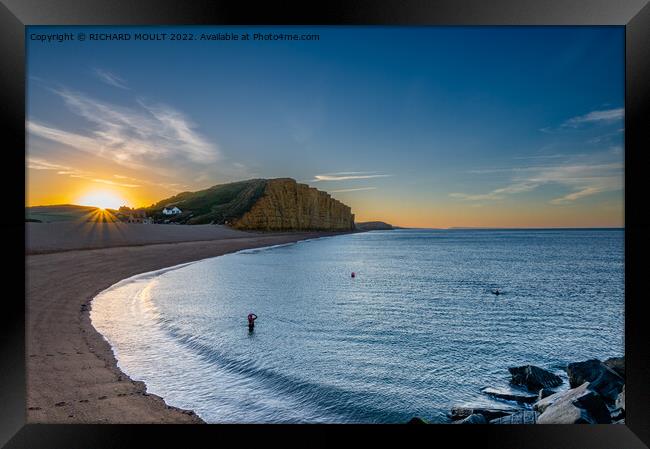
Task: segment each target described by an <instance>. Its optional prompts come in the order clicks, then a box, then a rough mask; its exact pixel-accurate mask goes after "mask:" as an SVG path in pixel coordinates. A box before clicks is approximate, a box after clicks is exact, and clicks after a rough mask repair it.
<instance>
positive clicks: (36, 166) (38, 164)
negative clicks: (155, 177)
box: [27, 157, 140, 188]
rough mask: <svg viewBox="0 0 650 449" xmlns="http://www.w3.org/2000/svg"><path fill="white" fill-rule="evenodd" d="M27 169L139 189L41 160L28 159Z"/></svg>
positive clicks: (137, 185) (129, 184) (135, 185)
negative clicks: (53, 172)
mask: <svg viewBox="0 0 650 449" xmlns="http://www.w3.org/2000/svg"><path fill="white" fill-rule="evenodd" d="M27 168H29V169H31V170H52V171H56V174H57V175H61V176H68V177H70V178H78V179H85V180H88V181H92V182H97V183H101V184H109V185H113V186H119V187H128V188H135V187H140V185H139V184H131V183H126V182H118V181H113V180H110V179H103V178H101V177H98V176H97V175H96V174H94V173H93V172H90V171H86V170H79V169H76V168H74V167H70V166H67V165H61V164H56V163H53V162H50V161H48V160H46V159H43V158H37V157H28V158H27ZM122 179H132V178H128V177H127V176H123V177H122Z"/></svg>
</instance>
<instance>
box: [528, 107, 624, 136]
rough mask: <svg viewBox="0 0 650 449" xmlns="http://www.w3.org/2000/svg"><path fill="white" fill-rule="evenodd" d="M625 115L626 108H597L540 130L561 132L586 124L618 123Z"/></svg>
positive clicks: (552, 132) (551, 132)
mask: <svg viewBox="0 0 650 449" xmlns="http://www.w3.org/2000/svg"><path fill="white" fill-rule="evenodd" d="M624 117H625V109H624V108H614V109H604V110H597V111H591V112H588V113H587V114H583V115H579V116H576V117H571V118H569V119H567V120H565V121H564V123H562V124H561V125H560V126H546V127H544V128H540V131H542V132H544V133H547V134H555V133H560V132H566V131H567V129H569V128H571V129H575V128H580V127H581V126H583V125H586V124H596V125H599V124H602V125H606V124H611V123H616V122H620V121H622V120H623V118H624ZM619 131H620V130H619Z"/></svg>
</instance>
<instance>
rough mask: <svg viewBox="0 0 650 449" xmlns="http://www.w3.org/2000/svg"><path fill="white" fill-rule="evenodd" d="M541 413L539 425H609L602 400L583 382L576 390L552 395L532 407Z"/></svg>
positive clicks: (609, 419)
mask: <svg viewBox="0 0 650 449" xmlns="http://www.w3.org/2000/svg"><path fill="white" fill-rule="evenodd" d="M533 409H534V410H535V411H538V412H540V413H541V415H539V417H538V419H537V422H538V423H539V424H609V423H610V422H611V417H610V414H609V410H608V408H607V405H606V404H605V401H604V400H603V398H602V397H601V396H600V395H599V394H598V393H596V392H595V391H593V390H591V389H590V388H589V383H587V382H585V383H584V384H582V385H580V386H579V387H577V388H573V389H571V390H568V391H563V392H560V393H556V394H553V395H551V396H549V397H547V398H544V399H542V400H541V401H539V402H537V403H535V404H534V405H533Z"/></svg>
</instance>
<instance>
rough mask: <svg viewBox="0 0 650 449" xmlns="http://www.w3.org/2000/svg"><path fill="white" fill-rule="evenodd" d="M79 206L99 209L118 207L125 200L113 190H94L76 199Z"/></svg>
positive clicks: (123, 203) (122, 204) (124, 202)
mask: <svg viewBox="0 0 650 449" xmlns="http://www.w3.org/2000/svg"><path fill="white" fill-rule="evenodd" d="M76 203H77V204H79V205H80V206H94V207H98V208H100V209H119V207H120V206H124V205H125V204H126V201H125V200H124V199H123V198H122V197H120V196H119V194H117V193H115V192H111V191H108V190H94V191H92V192H87V193H86V194H84V195H83V196H81V197H79V199H78V200H77V201H76Z"/></svg>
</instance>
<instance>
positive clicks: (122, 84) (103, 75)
mask: <svg viewBox="0 0 650 449" xmlns="http://www.w3.org/2000/svg"><path fill="white" fill-rule="evenodd" d="M94 72H95V75H96V76H97V78H99V79H100V80H102V81H103V82H105V83H106V84H109V85H111V86H114V87H119V88H120V89H126V90H128V89H129V87H128V86H127V85H126V81H124V80H123V79H122V78H120V77H119V76H117V75H116V74H114V73H111V72H109V71H107V70H102V69H95V70H94Z"/></svg>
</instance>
